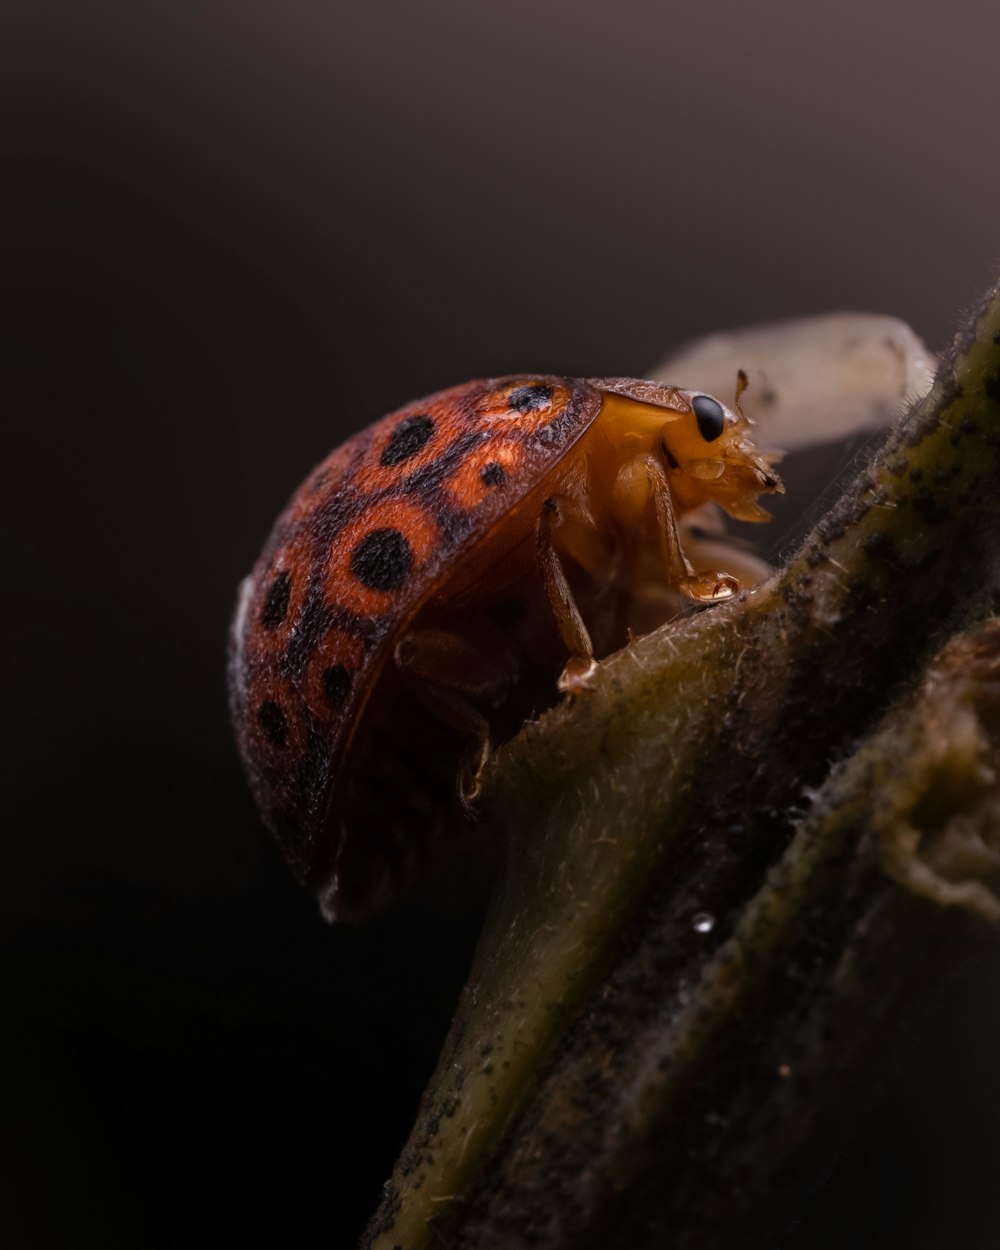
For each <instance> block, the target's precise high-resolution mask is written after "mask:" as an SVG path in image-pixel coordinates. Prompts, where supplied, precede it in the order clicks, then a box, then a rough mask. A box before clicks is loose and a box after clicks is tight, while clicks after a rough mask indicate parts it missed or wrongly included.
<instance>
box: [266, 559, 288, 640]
mask: <svg viewBox="0 0 1000 1250" xmlns="http://www.w3.org/2000/svg"><path fill="white" fill-rule="evenodd" d="M291 593H292V579H291V575H290V574H289V573H287V572H281V573H279V574H278V576H277V577H276V578H275V579H274V581H273V582H272V583H271V585H270V586H269V587H268V591H267V598H266V599H265V600H264V606H263V607H262V608H261V610H260V623H261V625H263V627H264V628H265V629H277V628H278V626H279V625H280V624H281V622H282V621H283V620H284V619H285V614H286V613H287V611H288V598H289V595H290V594H291Z"/></svg>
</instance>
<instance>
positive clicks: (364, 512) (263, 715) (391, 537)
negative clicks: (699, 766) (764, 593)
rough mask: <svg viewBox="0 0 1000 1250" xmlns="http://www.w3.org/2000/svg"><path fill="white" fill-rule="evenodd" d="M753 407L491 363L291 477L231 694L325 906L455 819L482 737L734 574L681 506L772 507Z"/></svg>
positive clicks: (375, 882)
mask: <svg viewBox="0 0 1000 1250" xmlns="http://www.w3.org/2000/svg"><path fill="white" fill-rule="evenodd" d="M748 426H749V423H748V421H747V420H746V418H745V417H744V416H743V414H742V412H741V410H740V404H739V392H738V393H737V401H736V410H735V411H733V410H731V409H729V408H727V407H726V406H725V405H723V404H721V403H720V402H719V401H718V400H717V399H714V398H712V397H711V396H710V395H706V394H702V393H699V392H695V391H687V390H681V389H679V388H676V387H671V386H665V385H661V384H659V383H654V382H643V381H638V380H634V379H627V378H602V379H595V380H590V381H584V380H581V379H576V378H560V377H544V376H530V377H508V378H499V379H488V380H482V381H476V382H469V383H467V384H465V385H464V386H458V387H454V388H452V389H450V390H446V391H441V392H440V393H438V394H436V395H432V396H430V397H429V398H427V399H423V400H420V401H418V402H416V403H413V404H409V405H407V406H406V407H405V408H402V409H400V410H399V411H397V412H395V413H393V414H391V415H390V416H387V417H384V418H383V419H382V420H380V421H377V422H375V423H374V424H373V425H371V426H369V427H368V428H367V429H366V430H363V431H362V432H361V433H359V434H357V435H355V436H354V437H353V438H351V439H349V440H348V441H347V442H346V443H345V444H344V445H343V446H342V447H340V448H339V449H338V450H336V451H334V452H333V453H332V455H330V456H329V457H328V459H327V460H326V461H324V462H323V463H322V464H321V465H320V466H319V467H318V468H317V469H316V470H315V471H314V472H313V473H312V474H311V475H310V476H309V477H308V478H307V479H306V481H305V482H304V483H303V485H302V486H301V487H300V488H299V490H298V491H297V492H296V494H295V495H294V496H293V498H292V500H291V502H290V503H289V505H288V507H287V508H286V510H285V512H284V513H283V514H282V516H281V517H280V518H279V520H278V522H277V524H276V526H275V528H274V531H273V533H272V535H271V537H270V539H269V541H268V543H267V545H266V546H265V548H264V551H263V553H262V554H261V556H260V559H259V560H258V562H257V564H256V567H255V568H254V571H253V573H252V574H251V576H250V577H249V578H248V579H247V580H246V581H245V582H244V584H243V587H242V589H241V594H240V601H239V606H238V609H237V613H236V617H235V620H234V622H233V628H232V638H231V654H230V698H231V705H232V712H233V719H234V724H235V728H236V734H237V739H238V742H239V747H240V751H241V754H242V756H243V761H244V764H245V766H246V770H247V773H248V776H249V779H250V784H251V787H252V789H253V792H254V796H255V798H256V800H257V802H258V804H259V806H260V808H261V811H262V813H263V815H264V819H265V821H266V823H267V824H268V825H269V826H270V827H271V829H272V830H273V831H274V833H275V834H276V835H277V837H278V839H279V841H280V842H281V844H282V846H283V848H284V851H285V853H286V855H287V857H288V858H289V860H290V861H291V863H292V866H293V867H294V868H295V870H296V871H297V872H298V874H299V875H300V877H302V878H303V880H305V881H306V882H308V883H309V884H310V885H312V886H313V887H314V888H315V889H316V890H317V891H318V893H319V896H320V900H321V905H322V908H323V911H324V913H325V914H326V915H327V916H328V917H330V918H345V917H346V918H358V917H361V916H363V915H365V914H366V913H368V912H370V911H371V910H373V909H375V908H377V907H379V906H381V905H383V904H384V903H385V902H386V901H387V900H388V899H389V897H391V896H392V895H393V894H394V893H396V891H397V889H398V887H399V885H400V884H401V883H402V882H403V881H404V880H405V879H406V878H408V877H409V876H411V875H412V874H413V872H414V870H415V869H418V868H419V867H420V866H421V864H422V863H423V862H425V861H427V860H428V859H429V858H430V857H431V855H432V853H433V849H434V848H435V846H436V845H437V844H438V843H439V842H440V840H441V838H442V835H443V834H444V833H446V832H448V831H449V830H453V829H454V828H455V827H456V826H459V825H462V824H463V815H462V812H463V807H462V804H460V803H459V802H458V801H457V797H458V796H457V793H456V791H460V792H461V794H462V796H463V797H465V799H466V800H469V799H471V798H472V797H473V796H474V794H475V792H476V788H477V783H478V777H479V774H480V773H481V771H482V766H483V764H484V762H485V760H486V758H487V755H488V752H489V750H490V748H491V746H494V745H496V744H497V743H498V742H501V741H503V740H505V739H507V738H509V737H511V736H512V735H513V734H514V733H515V732H516V730H517V728H518V727H519V726H520V725H521V724H523V722H524V721H525V720H526V719H527V718H528V717H530V716H531V715H533V714H535V713H537V712H538V711H539V710H540V709H542V708H544V707H545V706H548V705H550V704H552V703H553V702H554V701H555V699H556V698H557V697H558V691H560V690H561V691H564V692H569V693H579V692H582V691H584V690H585V689H586V687H587V685H588V684H589V682H590V680H591V678H592V675H593V673H594V670H595V667H596V663H595V657H601V656H605V655H607V654H609V653H610V652H611V651H613V650H615V649H617V648H618V647H621V646H623V645H624V644H625V643H626V642H627V640H628V638H629V637H630V636H631V635H632V634H635V633H643V632H648V630H649V629H651V628H653V627H654V626H656V625H657V624H660V623H662V621H663V620H665V619H667V618H668V617H669V616H671V615H673V614H675V613H676V611H677V610H678V606H679V604H682V603H683V602H685V601H694V602H706V601H711V600H714V599H721V598H728V597H729V596H730V595H732V594H733V593H735V591H737V590H738V589H739V588H740V585H741V573H744V571H745V569H746V568H748V567H749V566H750V565H753V561H749V563H748V564H746V565H744V566H742V567H741V565H740V557H739V556H738V554H737V553H736V552H735V550H734V553H733V558H732V560H731V561H727V562H728V563H729V567H727V568H726V569H718V568H713V567H698V566H697V562H696V563H695V564H694V565H693V564H692V560H691V558H689V556H690V554H691V553H692V549H691V548H690V545H689V544H688V547H689V550H688V551H687V552H686V550H685V543H684V542H683V541H682V530H681V529H680V528H679V524H678V523H679V521H681V523H682V524H683V518H684V517H685V516H686V515H687V516H691V515H693V514H695V510H696V509H702V510H704V509H703V506H704V505H711V504H717V505H721V507H722V508H723V509H725V511H726V512H728V513H729V514H730V515H731V516H734V517H738V518H740V519H742V520H763V519H765V518H766V516H767V513H765V512H764V511H763V509H761V508H760V506H759V505H758V504H757V502H756V498H757V496H758V494H760V493H761V492H773V491H780V490H781V485H780V483H779V481H778V479H777V477H776V476H775V474H774V472H773V470H772V468H771V464H770V461H769V460H768V458H767V457H765V456H763V455H761V454H760V453H759V452H757V451H756V450H755V448H754V447H753V446H752V444H751V443H750V441H749V438H748ZM723 550H725V549H724V548H723ZM718 551H719V548H718V545H716V547H715V548H714V549H713V558H717V555H718ZM754 567H755V568H756V567H757V566H754ZM752 580H755V578H754V577H752V576H750V575H746V576H744V577H743V581H744V582H747V581H752ZM456 776H457V777H458V778H459V784H458V786H456ZM465 823H466V824H467V821H466V822H465Z"/></svg>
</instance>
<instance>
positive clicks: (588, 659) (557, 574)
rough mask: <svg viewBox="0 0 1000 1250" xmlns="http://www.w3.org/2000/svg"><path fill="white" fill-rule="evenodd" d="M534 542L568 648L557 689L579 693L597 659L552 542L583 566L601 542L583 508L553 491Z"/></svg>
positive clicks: (591, 560) (590, 677)
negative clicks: (567, 657)
mask: <svg viewBox="0 0 1000 1250" xmlns="http://www.w3.org/2000/svg"><path fill="white" fill-rule="evenodd" d="M537 542H538V559H539V563H540V564H541V568H542V580H543V581H544V583H545V593H546V594H547V595H548V598H549V603H550V604H551V606H552V612H553V615H554V616H555V618H556V625H557V626H558V628H559V634H560V637H561V638H562V640H563V642H564V643H565V644H566V650H567V651H568V652H569V659H568V660H567V661H566V667H565V668H564V669H563V671H562V676H561V677H560V678H559V683H558V684H559V689H560V690H561V691H562V692H563V693H566V694H579V693H580V692H581V691H583V690H587V689H589V687H590V685H591V683H592V680H593V676H594V674H595V673H596V672H597V661H596V660H595V659H594V644H593V643H592V642H591V640H590V634H589V633H588V632H587V627H586V625H585V624H584V623H583V617H582V616H581V615H580V609H579V608H578V607H577V606H576V599H575V598H574V596H573V591H572V589H571V588H570V584H569V582H568V580H567V578H566V572H565V570H564V569H563V566H562V559H561V557H560V552H559V550H557V547H556V544H557V543H558V546H559V548H560V549H561V550H562V551H564V552H566V553H567V554H571V555H572V556H573V557H574V558H575V559H577V560H578V562H579V563H581V564H582V565H583V566H584V567H593V564H594V562H595V561H594V557H595V555H596V553H597V550H598V548H599V546H601V544H600V536H599V535H598V533H597V530H596V528H595V526H594V522H593V520H592V518H591V517H590V515H589V513H587V512H586V510H585V509H584V508H582V507H581V506H580V505H579V504H578V503H576V502H575V501H573V500H571V499H569V498H567V497H565V496H557V495H553V496H551V497H550V498H549V499H546V500H545V503H544V504H543V505H542V513H541V516H540V517H539V518H538V530H537Z"/></svg>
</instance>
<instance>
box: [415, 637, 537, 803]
mask: <svg viewBox="0 0 1000 1250" xmlns="http://www.w3.org/2000/svg"><path fill="white" fill-rule="evenodd" d="M482 632H483V631H480V633H482ZM492 642H493V640H492V639H488V638H486V637H480V636H479V634H478V633H477V634H476V635H475V636H470V637H463V636H462V635H461V634H460V633H458V632H452V631H447V630H439V629H411V630H410V631H409V632H408V633H406V634H404V635H403V637H402V638H401V639H400V640H399V642H398V643H397V644H396V651H395V659H396V667H397V668H398V669H399V671H400V672H401V673H402V674H404V675H405V676H406V677H407V678H408V679H409V680H410V684H411V685H412V686H413V688H414V689H415V691H416V693H417V695H418V697H419V698H420V700H421V702H423V704H424V705H425V706H426V707H427V708H428V709H429V710H430V711H431V712H432V713H433V714H434V715H435V716H437V717H438V718H439V719H441V720H442V721H444V722H445V724H447V725H450V726H451V727H452V728H453V729H455V730H457V731H458V733H459V734H460V735H461V736H462V738H463V739H464V740H465V741H466V742H467V744H468V745H467V748H466V750H465V753H464V756H463V759H462V764H461V767H460V770H459V781H458V789H459V795H460V797H461V798H462V801H463V802H464V803H466V804H467V805H468V804H471V803H472V802H473V801H474V800H475V799H476V798H478V796H479V792H480V790H481V789H482V774H483V769H484V768H485V767H486V762H487V760H488V759H489V757H490V750H491V744H490V723H489V720H488V719H487V718H486V716H484V715H483V713H482V712H481V711H479V709H478V708H476V707H475V706H474V705H473V703H472V702H471V700H472V699H476V700H479V701H480V702H485V703H487V704H490V705H494V706H495V705H497V704H499V703H500V701H501V700H502V698H503V696H504V695H505V694H506V692H507V691H508V690H509V689H510V687H511V685H512V684H513V682H514V681H516V679H517V665H516V663H515V661H514V659H513V657H512V656H511V655H510V654H509V649H508V651H506V652H505V650H504V648H503V647H502V646H494V645H491V644H492Z"/></svg>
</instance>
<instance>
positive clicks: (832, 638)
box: [368, 292, 1000, 1250]
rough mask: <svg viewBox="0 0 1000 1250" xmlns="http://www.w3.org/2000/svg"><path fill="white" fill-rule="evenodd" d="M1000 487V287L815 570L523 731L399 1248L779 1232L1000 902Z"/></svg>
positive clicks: (417, 1134) (803, 558)
mask: <svg viewBox="0 0 1000 1250" xmlns="http://www.w3.org/2000/svg"><path fill="white" fill-rule="evenodd" d="M998 485H1000V299H998V296H997V294H996V292H994V293H993V294H992V295H991V297H990V298H989V300H988V301H987V302H986V303H985V305H984V306H983V308H982V309H981V310H980V312H979V313H978V315H977V316H976V317H975V318H974V319H973V320H972V321H971V323H970V325H969V327H968V328H967V330H966V331H965V332H964V333H963V335H961V336H960V337H959V339H958V341H957V342H956V344H955V346H954V348H953V350H952V352H951V353H950V355H949V356H948V358H947V359H946V360H945V362H944V364H943V365H942V368H941V371H940V373H939V376H938V381H937V383H936V384H935V387H934V389H933V390H932V392H931V393H930V395H928V396H927V398H926V399H925V400H923V401H922V402H921V403H919V404H918V405H917V406H916V407H915V408H914V409H913V410H912V411H911V412H910V413H909V414H908V416H907V417H906V418H905V420H904V421H903V422H902V423H901V425H900V426H899V428H898V429H897V431H896V432H895V434H894V435H893V436H892V438H891V439H890V441H889V443H888V444H887V445H886V446H885V447H884V448H883V449H882V451H881V452H880V453H879V454H878V455H877V457H876V458H875V460H874V461H873V462H872V463H871V464H870V465H869V466H868V467H867V469H866V470H865V471H864V472H863V473H862V475H861V477H860V478H859V479H858V480H857V481H856V482H855V483H854V484H853V485H852V487H851V488H850V489H849V490H848V492H847V493H846V494H845V496H844V498H843V499H842V500H841V501H840V503H839V504H838V505H837V506H836V507H835V508H834V509H833V510H832V511H831V513H830V514H829V515H828V516H826V517H825V518H824V519H823V520H822V521H821V522H820V524H819V526H818V527H817V529H816V530H815V531H814V532H813V534H812V535H811V536H810V537H809V538H808V540H807V541H806V543H805V544H804V546H803V548H802V550H801V551H800V552H799V553H798V555H797V556H796V557H795V558H794V559H793V560H792V561H791V563H790V564H789V565H788V566H787V567H786V568H785V569H784V570H782V571H781V572H780V573H779V574H778V575H776V576H775V577H774V578H773V579H772V580H771V581H770V582H769V583H767V584H766V585H765V586H763V587H761V588H759V589H758V590H757V591H755V592H752V593H750V594H748V595H746V596H743V597H741V598H740V599H739V600H737V601H734V602H732V603H729V604H724V605H720V606H719V607H716V608H713V609H711V610H709V611H706V612H702V613H699V614H697V615H694V616H691V617H689V618H688V619H686V620H684V621H683V622H674V623H672V624H671V625H669V626H667V627H665V628H664V629H661V630H659V631H657V632H656V633H655V634H652V635H649V636H648V637H646V638H643V639H640V640H639V641H637V642H636V643H634V644H633V645H631V646H630V647H629V648H627V649H626V650H624V651H622V652H620V653H619V654H617V655H616V656H614V657H612V658H611V659H610V660H608V661H607V662H606V663H604V664H602V666H601V671H600V676H599V680H598V682H597V686H596V689H595V690H593V691H592V692H590V693H588V695H587V696H586V697H583V698H579V699H576V700H574V701H571V702H570V701H568V702H566V703H564V704H563V705H562V706H560V707H558V708H557V709H555V710H554V711H553V712H551V713H550V714H548V715H547V716H545V717H543V718H542V719H541V720H540V721H539V722H538V723H536V724H532V725H529V726H527V727H526V728H525V729H524V730H523V731H522V732H521V734H520V735H519V736H518V737H517V738H516V739H515V740H514V741H513V742H512V743H510V744H509V745H508V746H507V747H506V748H504V749H503V750H502V751H501V752H499V753H498V755H497V756H496V758H495V759H494V761H493V764H492V767H491V770H490V773H489V775H488V778H487V803H488V810H489V812H490V813H491V816H492V819H494V820H495V821H496V822H497V823H498V824H499V825H500V826H501V827H502V829H503V831H504V834H505V836H506V840H507V846H508V863H507V866H506V871H505V873H504V875H503V877H502V879H501V881H500V883H499V885H498V889H497V894H496V897H495V900H494V904H493V907H492V909H491V914H490V917H489V919H488V922H487V926H486V929H485V931H484V934H483V937H482V939H481V942H480V946H479V949H478V952H477V955H476V958H475V962H474V965H473V969H472V972H471V975H470V979H469V983H468V985H467V987H466V989H465V991H464V994H463V997H462V1001H461V1004H460V1006H459V1010H458V1014H457V1016H456V1020H455V1023H454V1025H453V1028H452V1031H451V1034H450V1036H449V1038H448V1040H447V1042H446V1045H445V1049H444V1052H443V1055H442V1058H441V1061H440V1064H439V1067H438V1070H437V1072H436V1073H435V1075H434V1077H433V1079H432V1081H431V1084H430V1086H429V1088H428V1091H427V1093H426V1095H425V1098H424V1102H423V1106H422V1108H421V1112H420V1116H419V1118H418V1121H417V1124H416V1126H415V1128H414V1131H413V1134H412V1136H411V1139H410V1142H409V1143H408V1145H407V1147H406V1149H405V1150H404V1152H403V1155H402V1157H401V1159H400V1162H399V1164H398V1165H397V1169H396V1172H395V1174H394V1176H393V1178H392V1181H391V1182H390V1184H389V1186H387V1191H386V1197H385V1200H384V1202H383V1204H382V1207H381V1208H380V1211H379V1212H378V1214H377V1215H376V1217H375V1220H374V1221H373V1224H372V1227H371V1230H370V1232H369V1237H368V1241H369V1243H370V1244H372V1245H374V1246H377V1247H380V1248H383V1247H384V1248H389V1250H391V1248H392V1247H405V1250H420V1248H422V1247H433V1246H448V1247H451V1248H453V1250H457V1248H458V1247H473V1246H475V1247H478V1248H480V1250H486V1248H488V1247H500V1246H503V1247H522V1246H524V1247H527V1246H531V1245H544V1246H545V1247H547V1248H548V1250H559V1248H565V1250H569V1248H570V1247H572V1248H573V1250H580V1248H585V1247H591V1246H593V1247H603V1248H605V1250H614V1248H615V1247H618V1246H622V1247H625V1246H628V1247H643V1246H647V1245H648V1246H650V1247H653V1246H660V1245H663V1244H665V1239H667V1238H669V1244H670V1245H671V1246H684V1247H688V1246H690V1247H705V1248H706V1250H707V1247H710V1246H711V1247H719V1248H721V1247H724V1246H727V1245H729V1244H733V1245H736V1244H737V1242H738V1243H739V1244H740V1245H741V1246H745V1245H747V1244H748V1240H747V1239H748V1235H749V1232H750V1230H751V1229H752V1227H753V1226H754V1223H755V1222H756V1225H757V1226H763V1223H764V1221H766V1218H767V1216H766V1212H767V1211H768V1210H769V1209H770V1207H769V1204H770V1202H771V1201H772V1200H773V1195H774V1193H775V1190H776V1186H777V1183H778V1181H779V1180H780V1179H781V1178H782V1177H784V1176H785V1175H786V1174H787V1172H788V1169H789V1166H790V1164H791V1162H792V1160H793V1158H794V1155H795V1153H796V1151H798V1150H799V1149H800V1148H801V1144H802V1142H803V1140H805V1138H806V1137H807V1135H808V1133H809V1131H810V1128H811V1127H812V1126H813V1125H814V1124H815V1122H816V1118H817V1116H819V1115H820V1114H821V1113H822V1112H823V1109H824V1107H825V1105H826V1104H827V1102H828V1099H829V1096H830V1093H831V1092H832V1091H833V1090H834V1089H835V1088H837V1087H838V1085H839V1083H840V1082H842V1081H843V1080H844V1079H846V1078H848V1077H849V1076H850V1075H851V1073H852V1072H856V1071H857V1070H858V1066H859V1057H860V1056H861V1055H863V1054H865V1053H867V1048H868V1045H869V1043H870V1040H871V1039H872V1038H873V1037H874V1036H876V1035H877V1031H878V1024H879V1021H880V1019H882V1018H883V1016H884V1015H885V1013H887V1012H889V1011H891V1009H892V1007H893V1004H894V1003H895V1002H896V1001H897V996H898V994H899V993H901V992H902V991H903V990H905V989H907V987H908V986H910V985H911V984H912V982H913V979H914V977H915V976H916V975H918V973H919V971H920V967H921V965H920V957H921V955H922V954H924V953H925V952H926V951H927V950H928V949H929V943H930V942H931V940H932V939H934V938H935V937H939V936H940V933H941V930H942V926H944V927H945V928H947V929H948V930H953V929H962V931H963V932H965V931H966V930H967V928H968V922H966V924H965V925H964V926H963V925H958V926H956V925H955V923H954V919H953V917H954V916H956V915H958V914H959V912H958V911H957V910H956V909H955V908H951V909H948V908H946V906H945V905H947V904H951V903H954V904H959V905H960V906H961V907H962V908H964V909H965V910H969V909H972V910H974V911H978V912H980V913H981V914H982V915H985V916H987V917H992V915H993V912H992V911H991V905H992V906H993V907H994V908H995V902H994V895H993V894H992V893H991V886H992V885H993V884H994V883H995V877H994V875H993V874H995V871H996V848H997V842H996V838H995V826H996V824H997V821H996V819H995V795H994V788H993V776H994V773H993V771H992V764H993V762H994V755H995V745H996V743H997V740H998V739H997V736H996V734H995V733H994V730H995V729H996V724H997V717H996V715H995V703H994V689H995V681H996V678H995V668H996V662H997V654H998V650H1000V644H998V639H997V632H996V630H994V629H993V627H992V626H991V625H989V624H982V623H983V622H985V621H987V618H988V617H989V615H990V613H991V612H992V609H993V592H994V588H995V585H996V571H997V569H996V563H997V557H996V551H997V543H996V539H997V531H998V525H1000V508H998V490H997V488H998ZM959 634H965V635H966V636H965V637H963V638H962V639H960V640H958V641H954V642H952V643H951V645H950V646H945V644H946V643H947V642H948V640H949V639H953V638H955V637H956V636H957V635H959ZM942 647H944V650H942ZM917 896H921V898H920V901H918V897H917Z"/></svg>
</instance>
